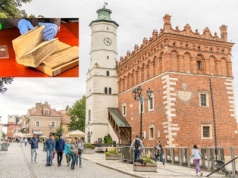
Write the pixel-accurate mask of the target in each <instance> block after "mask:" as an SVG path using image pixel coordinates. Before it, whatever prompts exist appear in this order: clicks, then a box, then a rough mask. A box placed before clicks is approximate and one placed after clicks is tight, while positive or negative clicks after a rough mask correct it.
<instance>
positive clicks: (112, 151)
mask: <svg viewBox="0 0 238 178" xmlns="http://www.w3.org/2000/svg"><path fill="white" fill-rule="evenodd" d="M105 155H106V160H119V159H120V157H121V156H120V154H119V151H118V149H117V148H113V147H110V148H108V149H107V151H106V152H105Z"/></svg>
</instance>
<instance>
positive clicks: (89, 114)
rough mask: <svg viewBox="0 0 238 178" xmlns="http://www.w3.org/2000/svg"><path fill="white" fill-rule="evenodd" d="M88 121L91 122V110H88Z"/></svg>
mask: <svg viewBox="0 0 238 178" xmlns="http://www.w3.org/2000/svg"><path fill="white" fill-rule="evenodd" d="M88 121H91V110H90V109H89V110H88Z"/></svg>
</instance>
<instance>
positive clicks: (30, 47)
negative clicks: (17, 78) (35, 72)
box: [12, 26, 59, 67]
mask: <svg viewBox="0 0 238 178" xmlns="http://www.w3.org/2000/svg"><path fill="white" fill-rule="evenodd" d="M44 28H45V26H37V27H35V28H34V29H33V30H30V31H29V32H27V33H26V34H23V35H21V36H19V37H18V38H16V39H14V40H13V41H12V44H13V49H14V51H15V56H16V60H17V62H18V63H19V64H23V65H25V66H31V67H37V66H38V65H39V64H40V63H42V61H44V60H45V59H46V58H47V57H49V56H50V55H51V54H53V53H55V52H56V51H58V50H59V41H58V39H56V38H55V39H52V40H50V41H44V38H43V30H44Z"/></svg>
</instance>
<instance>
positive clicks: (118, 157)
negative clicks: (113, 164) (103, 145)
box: [106, 154, 121, 160]
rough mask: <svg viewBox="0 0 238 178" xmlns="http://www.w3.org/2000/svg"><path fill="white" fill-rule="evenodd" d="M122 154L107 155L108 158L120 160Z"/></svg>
mask: <svg viewBox="0 0 238 178" xmlns="http://www.w3.org/2000/svg"><path fill="white" fill-rule="evenodd" d="M120 159H121V156H120V155H119V154H110V155H106V160H120Z"/></svg>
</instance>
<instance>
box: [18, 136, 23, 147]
mask: <svg viewBox="0 0 238 178" xmlns="http://www.w3.org/2000/svg"><path fill="white" fill-rule="evenodd" d="M19 141H20V147H22V142H23V138H20V139H19Z"/></svg>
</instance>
